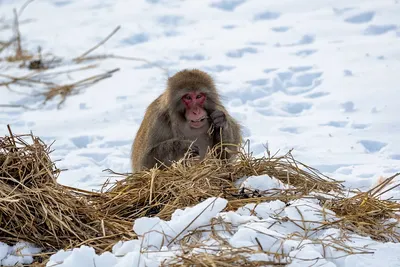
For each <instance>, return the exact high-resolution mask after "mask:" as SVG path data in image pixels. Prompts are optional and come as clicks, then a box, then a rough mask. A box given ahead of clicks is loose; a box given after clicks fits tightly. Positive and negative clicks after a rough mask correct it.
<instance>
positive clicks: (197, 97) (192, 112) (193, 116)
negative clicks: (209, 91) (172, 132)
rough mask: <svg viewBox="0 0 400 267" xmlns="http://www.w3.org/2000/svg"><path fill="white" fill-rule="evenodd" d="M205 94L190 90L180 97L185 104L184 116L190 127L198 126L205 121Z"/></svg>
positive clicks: (202, 124)
mask: <svg viewBox="0 0 400 267" xmlns="http://www.w3.org/2000/svg"><path fill="white" fill-rule="evenodd" d="M205 101H206V95H205V94H204V93H198V92H190V93H188V94H186V95H184V96H183V97H182V102H183V104H184V105H185V110H186V112H185V117H186V120H187V121H188V122H189V125H190V127H192V128H200V127H202V126H204V125H205V124H206V122H207V112H206V111H205V109H204V102H205Z"/></svg>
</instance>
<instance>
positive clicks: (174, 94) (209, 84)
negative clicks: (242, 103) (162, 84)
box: [167, 69, 219, 128]
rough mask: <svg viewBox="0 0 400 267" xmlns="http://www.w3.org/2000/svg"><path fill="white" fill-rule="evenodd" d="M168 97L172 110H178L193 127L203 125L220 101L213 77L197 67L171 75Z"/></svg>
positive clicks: (172, 111)
mask: <svg viewBox="0 0 400 267" xmlns="http://www.w3.org/2000/svg"><path fill="white" fill-rule="evenodd" d="M167 98H168V100H169V101H168V102H169V103H170V104H169V105H170V106H169V110H170V112H171V113H174V112H178V113H179V114H180V115H181V117H182V118H183V119H184V120H186V121H187V122H188V123H189V125H190V127H192V128H200V127H203V126H204V125H205V124H206V123H207V119H208V115H209V114H210V113H212V111H214V110H215V107H216V105H217V104H218V103H219V96H218V94H217V91H216V88H215V84H214V81H213V79H212V78H211V76H210V75H208V74H207V73H205V72H203V71H201V70H197V69H193V70H182V71H180V72H178V73H176V74H175V75H174V76H172V77H170V78H169V79H168V88H167Z"/></svg>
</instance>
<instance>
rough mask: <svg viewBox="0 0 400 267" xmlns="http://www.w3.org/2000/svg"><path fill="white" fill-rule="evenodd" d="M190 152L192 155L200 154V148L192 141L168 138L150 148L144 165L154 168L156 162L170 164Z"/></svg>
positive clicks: (144, 157)
mask: <svg viewBox="0 0 400 267" xmlns="http://www.w3.org/2000/svg"><path fill="white" fill-rule="evenodd" d="M186 152H189V155H190V156H196V155H198V154H199V148H198V147H197V146H195V145H192V141H189V140H182V139H177V138H173V139H168V140H166V141H162V142H160V143H158V144H156V145H154V146H152V147H151V148H149V149H148V150H147V151H146V152H145V155H144V156H143V166H144V167H146V168H152V167H154V166H155V165H156V164H158V165H161V164H163V165H165V166H170V165H171V164H172V161H177V160H179V159H181V158H183V157H184V155H185V153H186Z"/></svg>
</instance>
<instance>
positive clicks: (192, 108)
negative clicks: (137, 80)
mask: <svg viewBox="0 0 400 267" xmlns="http://www.w3.org/2000/svg"><path fill="white" fill-rule="evenodd" d="M210 127H212V128H213V131H212V133H211V134H210V131H209V130H210V129H212V128H210ZM241 141H242V133H241V126H240V125H239V123H238V122H237V121H236V120H235V119H234V118H233V117H232V116H231V115H230V114H229V113H228V112H227V110H226V108H225V107H224V106H223V104H222V103H221V100H220V96H219V93H218V92H217V88H216V85H215V83H214V80H213V79H212V77H211V76H210V75H209V74H208V73H206V72H204V71H202V70H199V69H183V70H181V71H179V72H177V73H176V74H174V75H173V76H171V77H169V78H168V80H167V84H166V89H165V90H164V92H162V93H161V95H160V96H158V98H156V99H155V100H154V101H153V102H151V104H150V105H149V106H148V107H147V109H146V111H145V114H144V117H143V120H142V122H141V125H140V126H139V129H138V131H137V133H136V137H135V139H134V142H133V144H132V148H131V168H132V170H133V171H134V172H138V171H141V170H144V169H151V168H153V167H155V166H157V165H158V164H159V166H160V167H163V166H162V165H164V167H167V166H171V164H172V162H174V161H178V160H179V159H182V158H183V157H184V156H185V155H187V154H186V153H188V154H189V156H190V157H197V158H199V159H200V160H202V159H204V157H205V155H206V153H207V151H208V150H209V149H213V148H214V149H215V151H216V152H217V156H218V157H220V158H221V159H226V160H230V159H233V158H234V153H232V152H236V151H237V150H238V146H239V144H240V143H241ZM224 144H228V145H229V144H233V146H232V145H231V147H229V149H230V152H227V150H226V149H225V148H226V147H227V145H224Z"/></svg>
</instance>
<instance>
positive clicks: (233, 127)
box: [210, 110, 241, 158]
mask: <svg viewBox="0 0 400 267" xmlns="http://www.w3.org/2000/svg"><path fill="white" fill-rule="evenodd" d="M210 117H211V120H212V123H213V125H214V133H213V134H214V136H213V138H214V145H216V146H217V147H216V152H217V154H218V156H221V157H222V158H230V157H231V155H230V154H229V153H228V152H226V151H225V148H228V149H230V150H233V151H237V150H238V149H237V146H235V145H239V143H240V142H241V134H240V132H241V129H240V126H239V124H238V123H237V122H236V121H235V120H234V119H233V118H232V117H230V116H229V114H227V113H226V111H221V110H216V111H214V112H213V113H212V114H211V115H210Z"/></svg>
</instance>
